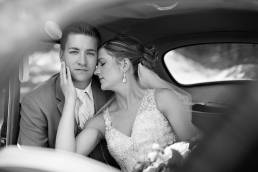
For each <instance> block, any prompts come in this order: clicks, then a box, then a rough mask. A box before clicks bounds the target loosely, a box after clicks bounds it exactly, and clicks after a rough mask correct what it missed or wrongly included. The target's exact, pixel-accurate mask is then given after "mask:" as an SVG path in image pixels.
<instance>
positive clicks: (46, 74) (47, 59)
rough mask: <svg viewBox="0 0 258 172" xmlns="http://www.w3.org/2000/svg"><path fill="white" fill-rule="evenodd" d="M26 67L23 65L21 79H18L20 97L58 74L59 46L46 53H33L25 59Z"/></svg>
mask: <svg viewBox="0 0 258 172" xmlns="http://www.w3.org/2000/svg"><path fill="white" fill-rule="evenodd" d="M26 58H27V62H25V64H26V63H27V65H24V67H23V68H25V69H23V71H25V72H23V73H25V74H24V75H25V76H23V77H20V78H22V79H20V81H21V88H20V97H21V99H22V97H23V95H24V94H26V93H28V92H29V91H31V90H32V89H33V88H34V87H36V86H37V85H39V84H40V83H42V82H44V81H46V80H47V79H49V78H50V77H51V76H52V75H53V74H55V73H58V72H59V69H60V59H59V46H58V45H54V46H53V48H51V49H50V50H49V51H46V52H38V51H37V52H33V53H32V54H30V55H28V56H27V57H26Z"/></svg>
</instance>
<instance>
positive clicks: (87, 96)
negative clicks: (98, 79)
mask: <svg viewBox="0 0 258 172" xmlns="http://www.w3.org/2000/svg"><path fill="white" fill-rule="evenodd" d="M76 93H77V100H76V107H75V120H76V123H77V125H78V128H79V129H81V130H82V129H83V128H84V126H85V124H86V122H87V121H88V120H89V119H90V118H92V117H93V115H94V100H93V94H92V89H91V83H90V84H89V85H88V86H87V87H86V88H85V89H84V90H81V89H78V88H76Z"/></svg>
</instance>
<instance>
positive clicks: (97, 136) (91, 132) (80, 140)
mask: <svg viewBox="0 0 258 172" xmlns="http://www.w3.org/2000/svg"><path fill="white" fill-rule="evenodd" d="M104 133H105V123H104V119H103V115H102V114H100V115H98V116H96V117H94V118H93V119H91V120H90V121H89V122H88V123H87V124H86V128H85V129H84V130H83V131H82V132H81V133H80V134H79V135H78V136H77V138H76V152H77V153H79V154H83V155H89V153H91V151H92V150H93V149H94V148H95V147H96V145H97V144H98V143H99V141H100V140H101V139H102V138H103V137H104V135H105V134H104Z"/></svg>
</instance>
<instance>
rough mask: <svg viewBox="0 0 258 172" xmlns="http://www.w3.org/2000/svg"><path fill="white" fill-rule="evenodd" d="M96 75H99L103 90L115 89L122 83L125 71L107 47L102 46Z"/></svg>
mask: <svg viewBox="0 0 258 172" xmlns="http://www.w3.org/2000/svg"><path fill="white" fill-rule="evenodd" d="M94 74H95V75H97V76H98V77H99V80H100V83H101V89H102V90H115V88H116V87H117V86H118V85H119V84H121V83H122V78H123V72H122V70H121V65H120V64H119V63H118V62H117V61H116V58H115V57H113V56H112V54H111V53H108V51H107V50H106V49H105V48H100V50H99V53H98V64H97V68H96V70H95V73H94Z"/></svg>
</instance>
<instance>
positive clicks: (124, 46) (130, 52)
mask: <svg viewBox="0 0 258 172" xmlns="http://www.w3.org/2000/svg"><path fill="white" fill-rule="evenodd" d="M100 48H104V49H106V50H107V51H108V52H109V53H111V55H113V56H115V58H117V60H118V61H121V60H123V59H124V58H128V59H129V60H130V61H131V63H132V64H133V68H134V75H135V77H136V78H138V72H137V71H138V64H139V63H141V64H142V65H144V66H145V67H147V68H149V69H151V70H152V69H153V68H154V66H155V64H156V60H157V57H156V52H155V50H154V48H152V49H148V48H146V47H144V46H143V44H142V43H141V42H140V41H139V40H138V39H136V38H133V37H130V36H128V35H118V36H116V37H115V38H113V39H111V40H109V41H106V42H105V43H103V44H102V46H101V47H100Z"/></svg>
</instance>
